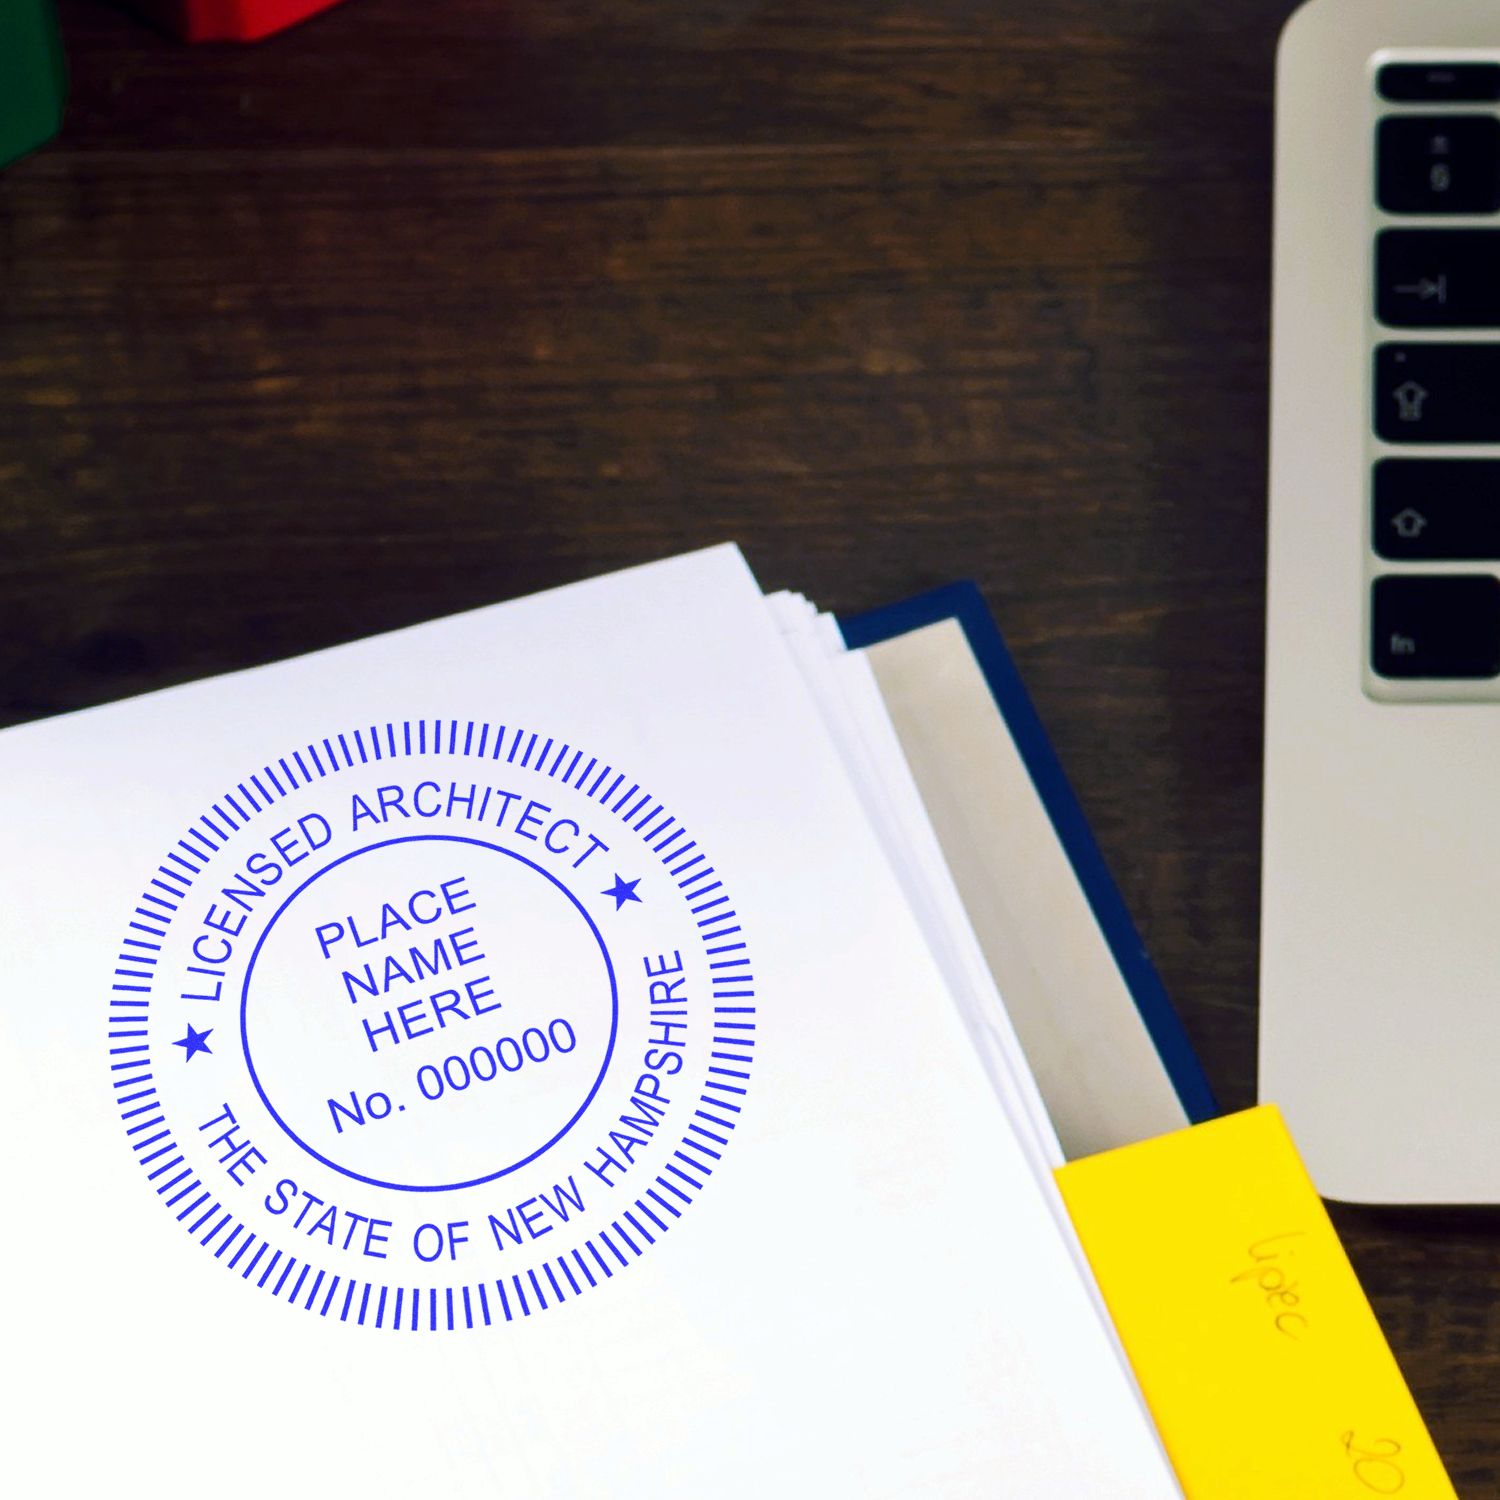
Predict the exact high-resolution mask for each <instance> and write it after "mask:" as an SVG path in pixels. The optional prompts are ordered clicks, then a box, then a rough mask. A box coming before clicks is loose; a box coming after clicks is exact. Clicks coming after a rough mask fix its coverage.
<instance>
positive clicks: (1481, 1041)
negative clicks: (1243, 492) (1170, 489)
mask: <svg viewBox="0 0 1500 1500" xmlns="http://www.w3.org/2000/svg"><path fill="white" fill-rule="evenodd" d="M1272 323H1273V334H1272V419H1271V461H1270V540H1269V561H1268V570H1269V577H1268V586H1267V588H1268V594H1267V663H1266V728H1265V750H1266V756H1265V812H1264V864H1263V871H1264V874H1263V888H1262V962H1261V985H1260V988H1261V994H1260V1002H1261V1023H1260V1091H1261V1097H1262V1098H1263V1099H1266V1100H1274V1101H1275V1102H1276V1103H1278V1104H1280V1105H1281V1107H1282V1108H1283V1110H1284V1111H1285V1113H1286V1116H1287V1118H1288V1120H1289V1123H1290V1125H1291V1127H1292V1132H1293V1134H1294V1135H1295V1137H1296V1139H1297V1141H1298V1144H1299V1146H1300V1147H1301V1149H1302V1152H1303V1155H1304V1156H1305V1158H1306V1160H1307V1163H1308V1165H1309V1167H1310V1169H1311V1172H1312V1175H1313V1178H1314V1180H1315V1182H1316V1184H1317V1186H1318V1188H1319V1190H1320V1191H1321V1192H1322V1193H1323V1194H1324V1196H1326V1197H1331V1198H1335V1199H1344V1200H1348V1201H1353V1202H1364V1203H1375V1204H1409V1203H1426V1204H1464V1203H1496V1202H1500V4H1494V3H1484V0H1311V3H1310V4H1308V5H1306V6H1304V7H1303V8H1302V9H1301V10H1299V11H1298V12H1297V13H1296V14H1295V15H1294V16H1293V17H1292V19H1291V20H1290V22H1289V23H1288V25H1287V27H1286V30H1285V32H1284V34H1283V37H1282V42H1281V48H1280V54H1279V58H1278V68H1277V120H1276V195H1275V269H1274V306H1273V318H1272Z"/></svg>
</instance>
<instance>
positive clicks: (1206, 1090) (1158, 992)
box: [839, 582, 1220, 1124]
mask: <svg viewBox="0 0 1500 1500" xmlns="http://www.w3.org/2000/svg"><path fill="white" fill-rule="evenodd" d="M939 620H956V621H957V622H958V625H959V627H960V628H961V629H962V630H963V633H964V636H965V638H966V639H967V640H968V643H969V649H970V650H971V651H972V652H973V653H974V657H975V660H976V661H977V662H978V663H979V667H980V670H981V671H982V672H983V673H984V676H985V680H986V681H987V682H988V683H989V688H990V692H991V694H992V695H993V697H994V700H995V706H996V708H998V709H999V711H1000V716H1001V718H1003V719H1004V720H1005V723H1006V727H1007V728H1008V729H1009V731H1010V734H1011V738H1012V739H1013V740H1014V741H1015V744H1016V748H1017V750H1018V751H1019V752H1020V755H1021V759H1022V761H1023V763H1024V764H1025V766H1026V770H1027V772H1028V774H1029V775H1030V777H1031V780H1032V784H1033V785H1034V786H1035V787H1036V790H1037V795H1038V796H1039V797H1040V798H1041V800H1042V805H1043V806H1044V807H1045V808H1046V810H1047V815H1048V817H1049V818H1050V819H1051V820H1052V826H1053V828H1054V829H1055V830H1056V832H1057V837H1058V840H1059V842H1060V843H1061V844H1062V847H1063V851H1064V853H1065V854H1066V855H1067V858H1068V861H1069V863H1070V864H1071V865H1072V867H1073V873H1074V874H1075V875H1076V876H1077V878H1078V883H1079V885H1080V886H1081V887H1082V888H1083V893H1084V895H1085V897H1086V898H1087V899H1088V903H1089V907H1090V909H1091V910H1092V911H1093V913H1094V919H1095V921H1097V922H1098V924H1099V928H1100V931H1101V932H1102V933H1103V934H1104V940H1105V942H1106V943H1107V944H1108V946H1109V951H1110V953H1111V954H1112V955H1113V957H1114V961H1115V963H1116V965H1117V966H1118V968H1119V970H1120V975H1121V977H1122V978H1123V979H1124V981H1125V985H1126V988H1127V989H1128V990H1129V991H1130V994H1131V997H1132V998H1133V999H1134V1001H1135V1004H1136V1009H1137V1010H1138V1011H1139V1012H1140V1016H1141V1020H1142V1022H1143V1023H1144V1024H1145V1027H1146V1031H1147V1033H1148V1034H1149V1036H1150V1037H1151V1040H1152V1042H1153V1043H1154V1045H1155V1047H1156V1050H1157V1053H1158V1054H1159V1055H1160V1057H1161V1060H1162V1064H1163V1066H1164V1067H1165V1068H1166V1070H1167V1075H1168V1077H1169V1078H1170V1079H1171V1080H1172V1086H1173V1088H1175V1089H1176V1091H1177V1097H1178V1099H1179V1100H1180V1101H1181V1104H1182V1108H1183V1111H1184V1113H1185V1114H1186V1115H1187V1117H1188V1119H1189V1120H1191V1121H1192V1122H1193V1123H1194V1124H1197V1123H1199V1122H1200V1121H1202V1120H1208V1119H1212V1118H1213V1117H1214V1116H1216V1115H1217V1114H1219V1113H1220V1111H1219V1106H1218V1103H1217V1101H1216V1100H1215V1099H1214V1095H1213V1090H1212V1089H1210V1087H1209V1084H1208V1079H1207V1078H1206V1077H1205V1076H1204V1073H1203V1068H1202V1065H1201V1064H1200V1063H1199V1061H1198V1058H1197V1054H1196V1053H1195V1052H1194V1051H1193V1047H1192V1043H1191V1042H1189V1041H1188V1038H1187V1033H1186V1032H1185V1031H1184V1030H1183V1027H1182V1022H1181V1020H1179V1018H1178V1016H1177V1012H1176V1011H1175V1010H1174V1009H1173V1008H1172V1002H1171V1001H1170V1000H1169V999H1168V998H1167V992H1166V990H1165V988H1164V987H1163V986H1162V982H1161V979H1160V977H1159V976H1158V974H1157V972H1156V969H1155V967H1154V966H1153V965H1152V963H1151V960H1150V958H1149V957H1148V956H1147V954H1146V949H1145V946H1144V944H1142V942H1141V939H1140V935H1139V933H1137V932H1136V930H1135V923H1134V922H1132V921H1131V919H1130V913H1129V912H1128V911H1127V910H1126V908H1125V902H1124V900H1123V899H1122V898H1121V896H1120V892H1119V890H1118V888H1117V887H1116V885H1115V883H1114V880H1113V879H1112V878H1111V877H1110V873H1109V870H1108V869H1107V868H1106V866H1105V863H1104V857H1103V855H1102V854H1100V852H1099V846H1098V844H1096V843H1095V842H1094V836H1093V834H1092V833H1091V832H1090V830H1089V825H1088V822H1087V821H1086V819H1085V818H1084V816H1083V809H1082V808H1081V807H1079V805H1078V799H1077V798H1076V797H1075V796H1074V795H1073V789H1072V787H1071V786H1069V785H1068V779H1067V777H1066V775H1064V773H1063V768H1062V765H1061V764H1060V762H1059V761H1058V759H1057V755H1056V754H1055V752H1054V751H1053V749H1052V745H1051V742H1050V741H1049V740H1048V738H1047V732H1046V730H1045V729H1043V728H1042V721H1041V720H1040V719H1039V718H1038V717H1037V712H1036V709H1035V708H1034V707H1033V706H1032V702H1031V699H1030V697H1029V696H1028V695H1027V692H1026V688H1025V686H1024V685H1023V684H1022V682H1021V677H1020V674H1019V673H1018V672H1017V671H1016V665H1015V663H1014V662H1013V661H1012V660H1011V656H1010V652H1009V651H1007V650H1006V649H1005V642H1004V641H1003V640H1002V639H1001V636H1000V630H999V628H998V626H996V624H995V620H994V617H993V616H992V615H991V614H990V611H989V607H988V605H986V604H985V602H984V596H983V595H982V594H981V593H980V592H979V589H978V588H977V587H976V586H975V585H974V584H973V583H969V582H963V583H950V584H947V585H945V586H944V587H942V588H936V589H932V590H931V591H929V592H928V593H925V594H918V595H916V596H915V597H914V598H911V599H905V600H902V601H901V602H900V603H898V604H890V605H886V606H885V607H884V608H881V609H873V610H870V611H868V612H866V613H864V614H858V615H852V616H849V617H847V618H842V619H840V621H839V628H840V629H841V630H842V631H843V635H844V641H845V643H846V644H847V645H848V646H849V647H850V649H851V650H858V649H860V648H862V647H864V646H872V645H874V644H875V643H876V642H878V641H888V640H891V639H893V638H894V637H896V636H899V635H906V634H908V633H909V632H910V631H913V630H920V629H921V628H922V627H923V626H925V625H932V624H935V623H936V622H937V621H939Z"/></svg>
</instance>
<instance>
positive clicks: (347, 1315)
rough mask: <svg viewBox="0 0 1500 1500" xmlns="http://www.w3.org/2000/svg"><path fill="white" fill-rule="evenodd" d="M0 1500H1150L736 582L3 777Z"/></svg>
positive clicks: (862, 835) (603, 589)
mask: <svg viewBox="0 0 1500 1500" xmlns="http://www.w3.org/2000/svg"><path fill="white" fill-rule="evenodd" d="M0 829H3V835H0V837H3V839H4V851H5V856H6V857H5V860H4V868H3V870H0V943H3V953H4V969H3V973H4V981H3V985H4V990H3V1003H0V1126H3V1128H4V1132H5V1139H6V1142H7V1171H6V1184H7V1196H6V1200H5V1207H4V1235H3V1240H0V1272H3V1275H4V1278H5V1284H6V1286H7V1287H8V1290H9V1292H10V1297H9V1306H8V1316H7V1323H6V1339H5V1349H6V1357H5V1361H4V1374H3V1376H0V1385H3V1399H0V1475H3V1477H4V1480H5V1482H6V1487H7V1489H8V1490H9V1491H10V1492H12V1493H15V1494H20V1495H27V1496H33V1495H35V1496H44V1495H59V1496H62V1495H67V1496H73V1495H79V1494H92V1493H97V1494H106V1493H107V1494H113V1495H143V1496H144V1495H148V1494H149V1495H151V1496H153V1497H158V1500H159V1497H168V1500H170V1497H176V1496H186V1495H189V1494H195V1495H196V1494H198V1493H204V1494H210V1493H211V1494H215V1495H221V1496H224V1495H229V1496H234V1495H245V1496H250V1495H255V1496H262V1495H265V1494H282V1495H291V1496H301V1495H313V1494H324V1493H327V1494H340V1495H343V1494H347V1495H358V1496H367V1497H377V1496H378V1497H385V1496H392V1497H394V1496H409V1495H412V1494H422V1495H443V1496H454V1497H470V1496H475V1497H477V1496H495V1495H517V1496H525V1497H528V1500H532V1497H536V1500H545V1497H564V1496H566V1497H575V1496H580V1497H594V1496H626V1497H633V1496H641V1497H647V1496H649V1497H652V1500H660V1497H694V1500H698V1497H702V1496H706V1495H714V1496H718V1497H730V1496H744V1497H752V1496H753V1497H756V1500H763V1497H765V1496H767V1495H768V1494H772V1493H777V1492H780V1493H785V1494H789V1495H794V1496H802V1495H807V1496H830V1497H831V1496H839V1497H843V1496H851V1497H852V1496H858V1497H866V1496H922V1497H950V1496H951V1497H957V1496H986V1497H990V1496H996V1495H1002V1496H1008V1497H1009V1496H1015V1497H1031V1496H1036V1497H1059V1500H1088V1497H1096V1496H1097V1497H1108V1500H1123V1497H1137V1496H1140V1497H1145V1496H1153V1497H1154V1496H1169V1495H1175V1494H1177V1493H1178V1491H1177V1487H1176V1484H1175V1482H1174V1480H1173V1478H1172V1476H1171V1472H1170V1469H1169V1466H1168V1464H1167V1462H1166V1460H1165V1458H1164V1456H1163V1454H1162V1452H1161V1449H1160V1447H1159V1444H1158V1441H1157V1438H1156V1435H1155V1433H1154V1431H1153V1429H1152V1427H1151V1424H1150V1421H1149V1419H1148V1417H1147V1416H1146V1414H1145V1411H1144V1408H1143V1406H1142V1404H1141V1401H1140V1398H1139V1395H1138V1392H1137V1391H1136V1389H1135V1387H1134V1384H1133V1382H1132V1380H1131V1377H1130V1374H1129V1370H1128V1366H1127V1365H1126V1363H1125V1361H1124V1358H1123V1355H1122V1354H1121V1352H1120V1350H1119V1347H1118V1345H1117V1343H1116V1341H1115V1339H1114V1335H1113V1331H1112V1329H1111V1328H1110V1326H1109V1323H1108V1320H1107V1318H1106V1316H1105V1315H1104V1313H1103V1310H1102V1307H1101V1304H1100V1302H1099V1300H1098V1297H1097V1294H1096V1292H1095V1290H1094V1288H1093V1285H1092V1282H1091V1280H1090V1279H1089V1276H1088V1272H1087V1269H1086V1266H1085V1264H1084V1262H1083V1259H1082V1256H1081V1254H1080V1252H1079V1250H1078V1247H1077V1245H1076V1243H1075V1242H1074V1240H1073V1238H1072V1234H1071V1231H1070V1229H1069V1227H1068V1224H1067V1220H1066V1217H1065V1215H1064V1214H1063V1211H1062V1209H1061V1207H1060V1205H1059V1202H1058V1199H1057V1196H1056V1194H1055V1192H1054V1190H1053V1188H1052V1185H1051V1179H1050V1169H1051V1167H1052V1166H1053V1165H1054V1164H1055V1163H1056V1162H1057V1161H1058V1160H1059V1159H1060V1158H1059V1153H1058V1149H1057V1143H1056V1139H1055V1137H1054V1135H1053V1132H1052V1127H1051V1125H1050V1123H1049V1121H1048V1119H1047V1116H1046V1112H1045V1110H1044V1109H1043V1107H1042V1104H1041V1100H1040V1097H1039V1095H1038V1093H1037V1090H1036V1087H1035V1084H1034V1082H1033V1080H1032V1077H1031V1073H1030V1071H1029V1070H1028V1068H1027V1066H1026V1062H1025V1059H1024V1057H1023V1055H1022V1054H1021V1051H1020V1048H1019V1046H1018V1045H1017V1043H1016V1039H1015V1035H1014V1032H1013V1030H1012V1028H1011V1026H1010V1023H1009V1021H1008V1018H1007V1016H1006V1013H1005V1009H1004V1006H1003V1004H1002V1003H1001V999H1000V997H999V996H998V995H997V994H996V992H995V988H994V984H993V981H992V980H991V978H990V971H989V969H988V967H987V966H986V964H985V962H984V959H983V956H982V954H981V953H980V951H979V947H978V944H977V943H976V941H975V939H974V935H973V933H972V931H971V930H970V927H969V924H968V921H967V919H966V918H965V915H964V911H963V907H962V905H961V903H960V902H959V900H958V897H957V895H956V893H955V890H954V887H953V883H952V880H951V879H950V877H949V875H948V873H947V869H946V867H945V865H944V862H943V859H942V855H941V852H940V850H939V848H938V845H937V842H936V840H935V838H934V837H933V835H932V832H931V829H930V827H929V826H928V823H927V819H926V815H925V813H924V811H923V808H922V803H921V800H920V797H919V796H918V795H917V792H916V790H915V787H914V785H913V783H912V780H911V777H910V775H909V773H908V771H907V769H906V766H905V763H904V761H903V759H902V756H901V753H900V748H899V745H898V744H897V742H896V740H895V738H894V736H893V734H892V731H891V728H890V725H889V723H888V721H887V720H886V717H885V713H884V709H883V707H882V704H881V700H880V697H879V694H878V692H877V691H876V689H875V685H874V682H873V679H872V677H871V676H870V673H869V670H868V668H867V666H866V664H865V663H864V662H863V660H861V659H860V658H859V657H858V656H857V655H850V654H848V653H846V652H845V651H844V649H843V646H842V642H841V640H840V638H839V636H838V634H837V631H836V630H834V629H833V628H832V627H831V625H830V623H829V622H828V621H827V620H826V619H820V618H819V617H818V616H817V614H816V613H815V611H814V610H813V609H812V608H811V607H810V606H809V605H807V604H806V603H805V602H804V601H802V600H800V599H797V598H793V597H789V596H777V597H775V598H771V599H767V598H765V597H764V596H763V595H762V594H761V592H760V591H759V589H758V588H757V586H756V584H755V582H754V580H753V578H752V577H751V576H750V574H749V572H748V570H747V569H746V567H745V565H744V563H743V561H742V560H741V558H740V556H739V554H738V553H737V552H736V551H735V550H733V549H731V548H721V549H716V550H714V551H711V552H707V553H701V554H697V555H694V556H690V557H685V558H681V559H677V560H674V561H670V562H665V563H661V564H657V565H653V566H651V567H646V568H641V569H636V570H633V571H631V572H627V573H623V574H619V575H616V576H613V577H609V578H603V579H599V580H595V581H593V582H589V583H585V584H580V585H576V586H574V587H571V588H566V589H561V590H558V591H555V592H552V593H549V594H544V595H540V596H538V597H535V598H532V599H526V600H522V601H519V602H516V603H512V604H505V605H499V606H496V607H494V608H490V609H484V610H479V611H476V612H474V613H472V614H468V615H463V616H459V617H456V618H453V619H449V620H443V621H439V622H436V623H434V624H431V625H425V626H420V627H417V628H415V629H412V630H407V631H402V632H399V633H397V634H394V635H390V636H386V637H382V638H380V639H376V640H372V641H366V642H362V643H360V644H357V645H353V646H347V647H341V648H338V649H335V650H331V651H326V652H322V653H319V654H317V655H315V656H310V657H305V658H301V659H298V660H295V661H291V662H286V663H283V664H280V665H278V666H274V667H269V668H263V669H258V670H255V671H250V672H245V673H240V674H237V675H235V676H232V677H227V678H222V679H218V680H215V681H211V682H206V683H201V684H197V685H194V686H191V687H186V688H180V689H174V690H171V691H168V692H163V693H157V694H153V695H151V696H149V697H146V698H140V699H136V700H132V701H129V702H125V703H121V704H117V705H113V706H111V707H108V708H104V709H98V710H93V711H90V712H87V713H82V714H75V715H71V716H68V717H66V718H62V719H57V720H53V721H50V722H46V723H42V724H39V725H34V726H28V727H25V728H23V729H19V730H14V731H10V732H8V733H6V734H4V735H0Z"/></svg>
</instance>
